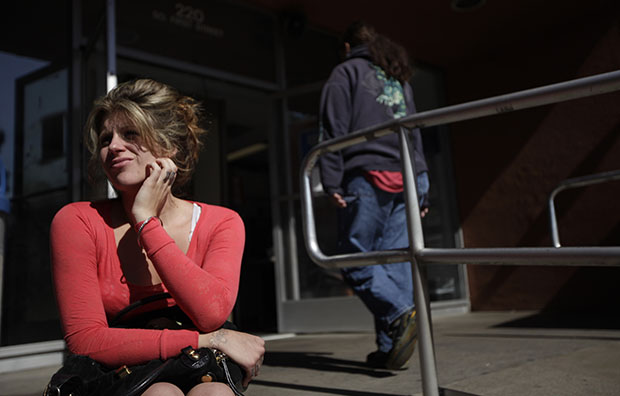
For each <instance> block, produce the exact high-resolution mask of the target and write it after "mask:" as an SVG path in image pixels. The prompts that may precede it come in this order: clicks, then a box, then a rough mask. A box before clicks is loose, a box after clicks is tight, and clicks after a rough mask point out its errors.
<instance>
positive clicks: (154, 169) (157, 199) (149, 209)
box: [131, 158, 177, 223]
mask: <svg viewBox="0 0 620 396" xmlns="http://www.w3.org/2000/svg"><path fill="white" fill-rule="evenodd" d="M176 171H177V167H176V165H175V164H174V162H173V161H172V160H171V159H170V158H157V159H156V160H155V161H153V162H150V163H148V164H147V165H146V172H145V174H146V178H145V179H144V182H143V183H142V186H141V187H140V189H139V190H138V193H137V194H136V198H135V200H134V203H133V207H132V209H131V212H132V215H133V217H134V219H135V221H136V223H138V222H140V221H143V220H146V219H147V218H148V217H150V216H159V215H160V213H161V211H162V209H163V207H164V205H165V203H166V201H167V200H168V199H169V198H170V197H171V196H172V190H171V189H172V185H173V184H174V180H175V178H176Z"/></svg>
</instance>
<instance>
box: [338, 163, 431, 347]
mask: <svg viewBox="0 0 620 396" xmlns="http://www.w3.org/2000/svg"><path fill="white" fill-rule="evenodd" d="M417 179H418V180H417V185H418V194H419V196H420V198H419V199H420V202H421V203H422V202H424V200H425V199H426V196H427V194H428V188H429V183H428V174H427V173H426V172H424V173H421V174H420V175H418V178H417ZM344 189H345V197H344V198H345V200H347V203H348V205H347V207H346V208H344V209H341V210H340V211H339V227H340V230H339V231H340V232H339V236H340V238H339V250H340V252H341V253H353V252H370V251H377V250H388V249H398V248H407V247H408V246H409V239H408V233H407V215H406V212H405V202H404V197H403V193H389V192H386V191H383V190H381V189H378V188H376V187H374V186H373V185H372V184H371V183H369V182H368V181H367V180H366V179H365V178H364V176H363V175H357V176H354V177H352V178H349V179H347V180H345V184H344ZM341 273H342V275H343V277H344V279H345V281H346V282H347V284H348V285H349V286H350V287H351V288H352V289H353V291H354V292H355V294H356V295H358V296H359V297H360V298H361V300H362V302H363V303H364V305H366V307H367V308H368V309H369V310H370V312H371V313H372V314H373V316H374V324H375V332H376V342H377V347H378V349H379V350H380V351H382V352H388V351H389V350H390V349H392V340H391V338H390V337H389V336H388V335H387V330H388V327H389V325H390V323H392V322H393V321H394V320H396V319H397V318H398V317H399V316H401V315H402V314H404V313H405V312H407V311H408V310H410V309H412V308H413V306H414V304H413V280H412V275H411V264H410V263H408V262H405V263H395V264H377V265H370V266H363V267H350V268H343V269H342V270H341Z"/></svg>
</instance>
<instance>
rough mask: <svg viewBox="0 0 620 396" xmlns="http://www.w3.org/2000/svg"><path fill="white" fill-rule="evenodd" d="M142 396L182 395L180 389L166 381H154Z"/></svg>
mask: <svg viewBox="0 0 620 396" xmlns="http://www.w3.org/2000/svg"><path fill="white" fill-rule="evenodd" d="M142 396H184V395H183V392H182V391H181V389H179V388H178V387H177V386H176V385H173V384H171V383H168V382H156V383H154V384H153V385H151V386H149V387H148V389H147V390H146V391H145V392H144V393H143V394H142Z"/></svg>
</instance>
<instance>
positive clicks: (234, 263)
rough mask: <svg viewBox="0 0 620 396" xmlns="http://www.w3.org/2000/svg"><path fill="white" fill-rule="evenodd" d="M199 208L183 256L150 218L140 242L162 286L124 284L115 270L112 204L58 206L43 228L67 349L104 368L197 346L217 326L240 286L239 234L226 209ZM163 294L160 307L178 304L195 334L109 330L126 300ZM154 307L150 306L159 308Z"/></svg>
mask: <svg viewBox="0 0 620 396" xmlns="http://www.w3.org/2000/svg"><path fill="white" fill-rule="evenodd" d="M197 204H198V205H200V207H201V215H200V218H199V219H198V222H197V224H196V227H195V229H194V233H193V236H192V239H191V241H190V244H189V248H188V251H187V254H184V253H183V252H182V251H181V250H180V249H179V247H178V246H177V245H176V243H175V242H174V240H173V239H172V238H171V237H170V236H169V235H168V233H167V232H166V231H165V230H164V228H163V227H162V225H161V224H160V222H159V221H149V222H148V223H147V224H146V226H144V228H143V230H142V233H141V235H140V242H141V244H142V246H143V248H144V250H145V252H146V254H147V256H148V257H149V259H150V260H151V261H152V263H153V265H154V266H155V269H156V270H157V273H158V274H159V276H160V278H161V280H162V283H161V284H158V285H152V286H139V285H133V284H129V283H128V282H127V281H126V280H125V278H124V276H123V272H122V269H121V263H120V260H119V257H118V253H117V245H116V240H115V237H114V228H113V227H112V226H111V216H110V209H111V207H112V205H120V202H119V201H114V200H112V201H102V202H96V203H91V202H76V203H72V204H69V205H67V206H65V207H64V208H62V209H61V210H60V211H59V212H58V213H57V214H56V216H55V217H54V220H53V221H52V225H51V230H50V240H51V253H52V274H53V280H54V286H55V290H56V297H57V302H58V307H59V312H60V317H61V322H62V325H63V331H64V334H65V341H66V343H67V347H68V348H69V350H70V351H71V352H73V353H76V354H80V355H87V356H90V357H91V358H93V359H95V360H97V361H99V362H101V363H103V364H105V365H107V366H109V367H117V366H120V365H123V364H128V365H130V364H139V363H142V362H146V361H149V360H151V359H157V358H160V359H167V358H169V357H171V356H175V355H178V354H179V353H180V350H181V349H182V348H184V347H186V346H188V345H191V346H193V347H198V335H199V332H202V333H204V332H209V331H213V330H215V329H217V328H219V327H220V326H221V325H222V324H223V323H224V321H225V320H226V318H227V317H228V316H229V315H230V313H231V311H232V308H233V305H234V303H235V300H236V298H237V291H238V287H239V274H240V269H241V257H242V254H243V246H244V243H245V231H244V226H243V222H242V220H241V218H240V217H239V215H238V214H237V213H235V212H233V211H232V210H229V209H226V208H223V207H218V206H213V205H206V204H202V203H197ZM161 292H169V293H170V294H171V295H172V298H170V299H168V300H167V301H165V302H161V304H163V305H164V306H165V305H168V306H171V305H174V304H178V305H179V307H180V308H181V309H182V310H183V311H184V312H185V313H186V314H188V316H189V317H190V318H191V319H192V320H193V321H194V323H195V324H196V326H197V327H198V331H192V330H144V329H120V328H110V327H109V326H108V319H111V318H112V317H114V315H116V314H117V313H118V312H119V311H120V310H121V309H123V308H124V307H126V306H127V305H129V304H130V303H132V302H134V301H137V300H139V299H142V298H144V297H147V296H150V295H153V294H157V293H161ZM161 304H159V305H158V304H153V309H156V308H161V307H162V305H161Z"/></svg>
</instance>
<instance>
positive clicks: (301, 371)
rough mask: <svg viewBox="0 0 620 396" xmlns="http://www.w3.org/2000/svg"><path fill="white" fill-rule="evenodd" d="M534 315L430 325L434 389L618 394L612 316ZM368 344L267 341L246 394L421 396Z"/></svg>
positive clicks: (415, 374) (42, 375)
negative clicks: (373, 363)
mask: <svg viewBox="0 0 620 396" xmlns="http://www.w3.org/2000/svg"><path fill="white" fill-rule="evenodd" d="M536 318H537V316H533V314H532V313H509V312H500V313H472V314H466V315H459V316H450V317H441V318H437V319H435V320H434V329H433V330H434V338H435V349H436V355H437V371H438V376H439V378H438V381H439V385H440V387H442V388H447V389H450V390H454V391H459V392H463V393H465V392H467V393H471V394H474V395H484V396H487V395H488V396H491V395H497V396H500V395H501V396H517V395H518V396H523V395H527V396H538V395H540V396H543V395H544V396H555V395H558V396H566V395H587V396H598V395H618V394H620V326H618V324H619V321H618V320H617V319H615V318H609V320H603V321H599V322H598V323H594V324H593V323H591V322H588V323H583V322H584V321H583V320H581V323H580V325H579V327H578V326H577V325H576V324H574V323H571V322H570V321H569V323H566V322H565V321H564V319H566V318H561V319H558V320H555V321H551V322H549V321H546V322H543V321H536V320H535V319H536ZM599 319H600V318H599ZM610 322H613V323H611V325H610ZM372 345H373V335H372V334H370V333H337V334H334V333H330V334H308V335H296V336H292V337H288V338H281V339H272V340H271V339H270V340H268V341H267V355H266V357H265V364H264V366H263V368H262V370H261V374H260V376H259V377H258V378H257V379H256V380H255V381H254V382H253V383H252V384H251V385H250V387H249V389H248V390H247V392H246V396H265V395H287V396H288V395H291V396H297V395H299V396H306V395H346V396H378V395H391V396H403V395H421V394H422V393H421V392H422V383H421V378H420V372H419V360H418V359H419V356H418V354H417V353H415V354H414V356H413V357H412V359H411V361H410V362H409V367H408V368H407V369H404V370H399V371H386V370H372V369H369V368H367V367H366V366H365V365H364V359H365V356H366V354H367V353H368V352H370V351H371V350H372ZM55 369H56V367H49V368H45V369H38V370H31V371H26V372H21V373H11V374H4V375H0V395H6V396H18V395H19V396H31V395H32V396H34V395H37V396H38V395H40V392H41V390H42V388H43V386H44V385H45V383H46V381H47V379H48V378H49V376H50V375H51V374H52V373H53V372H54V371H55ZM446 393H447V394H449V393H450V392H446Z"/></svg>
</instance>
